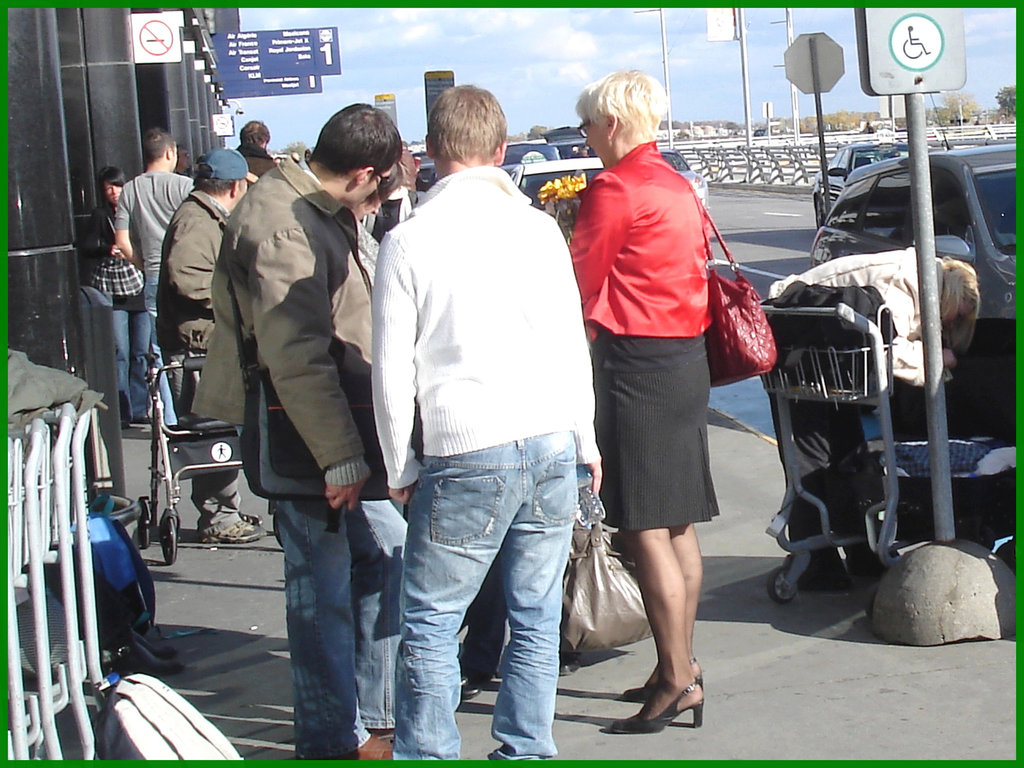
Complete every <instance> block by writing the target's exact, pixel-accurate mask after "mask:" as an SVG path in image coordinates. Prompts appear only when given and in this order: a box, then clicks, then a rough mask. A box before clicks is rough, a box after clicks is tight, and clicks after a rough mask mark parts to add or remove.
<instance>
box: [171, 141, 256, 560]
mask: <svg viewBox="0 0 1024 768" xmlns="http://www.w3.org/2000/svg"><path fill="white" fill-rule="evenodd" d="M248 172H249V168H248V166H247V165H246V163H245V158H244V157H242V156H241V155H240V154H239V153H238V152H236V151H235V150H233V149H214V150H211V151H210V152H208V153H207V154H206V155H204V156H203V157H201V158H200V159H199V163H198V164H197V165H196V183H195V189H193V190H192V193H191V194H190V195H189V196H188V197H187V198H185V202H183V203H182V204H181V206H180V207H179V208H178V210H177V211H175V213H174V216H173V217H172V218H171V222H170V224H169V225H168V227H167V234H166V235H165V236H164V243H163V258H162V259H161V263H160V283H159V287H158V288H157V296H156V304H157V328H156V331H157V340H158V341H159V343H160V348H161V349H162V350H163V352H164V354H165V355H166V356H167V358H168V360H169V361H174V362H179V363H180V362H183V361H184V360H185V358H186V357H195V356H199V355H205V354H206V350H207V346H208V343H209V338H210V333H211V332H212V331H213V305H212V303H211V299H210V287H211V283H212V281H213V267H214V265H215V264H216V262H217V254H218V253H219V252H220V241H221V240H222V239H223V237H224V227H225V226H226V225H227V221H228V215H229V214H230V213H231V211H232V210H233V209H234V207H235V205H237V203H238V201H239V200H240V199H241V198H242V195H244V194H245V192H246V190H247V189H248V186H249V183H248V182H247V181H246V178H245V177H246V174H247V173H248ZM168 379H169V381H170V385H171V393H172V394H173V396H174V409H175V411H176V412H177V413H178V415H179V417H180V416H181V415H183V414H187V413H191V411H192V400H193V398H194V396H195V389H196V383H197V381H198V373H189V372H186V371H184V370H182V369H180V368H179V369H175V370H171V371H169V372H168ZM241 501H242V499H241V496H240V495H239V493H238V470H237V469H226V470H224V471H223V472H210V473H206V474H201V475H195V476H193V478H192V503H193V504H195V506H196V509H197V510H198V511H199V524H198V526H197V529H198V531H199V538H200V541H202V542H203V543H204V544H247V543H249V542H252V541H256V540H257V539H259V538H261V537H262V536H263V535H264V531H263V528H261V527H260V526H259V525H254V524H253V523H252V522H250V521H249V520H245V519H243V518H242V517H241V516H240V515H239V507H240V505H241Z"/></svg>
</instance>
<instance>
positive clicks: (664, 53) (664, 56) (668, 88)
mask: <svg viewBox="0 0 1024 768" xmlns="http://www.w3.org/2000/svg"><path fill="white" fill-rule="evenodd" d="M654 11H657V12H658V15H659V16H660V17H661V61H662V64H663V65H664V68H665V97H666V99H667V100H668V148H669V149H673V148H674V147H675V144H674V143H673V140H672V134H673V130H672V85H671V83H670V82H669V76H668V43H667V40H666V38H665V9H664V8H648V9H647V10H645V11H633V13H653V12H654Z"/></svg>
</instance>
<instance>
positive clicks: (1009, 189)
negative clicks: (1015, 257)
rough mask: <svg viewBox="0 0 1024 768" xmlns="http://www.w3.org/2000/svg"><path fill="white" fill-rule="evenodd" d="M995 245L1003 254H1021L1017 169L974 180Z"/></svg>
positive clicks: (1009, 169) (981, 176)
mask: <svg viewBox="0 0 1024 768" xmlns="http://www.w3.org/2000/svg"><path fill="white" fill-rule="evenodd" d="M974 179H975V181H974V184H975V187H976V188H977V190H978V197H979V198H980V199H981V208H982V210H983V211H984V213H985V219H986V220H987V222H988V228H989V232H990V233H991V234H992V241H993V242H994V243H995V244H996V247H997V248H998V249H999V250H1000V251H1001V252H1003V253H1006V254H1016V253H1017V169H1016V168H1008V169H1006V170H1002V171H993V172H991V173H979V174H978V175H977V176H975V177H974Z"/></svg>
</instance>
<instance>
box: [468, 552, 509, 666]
mask: <svg viewBox="0 0 1024 768" xmlns="http://www.w3.org/2000/svg"><path fill="white" fill-rule="evenodd" d="M505 614H506V611H505V590H504V587H503V586H502V583H501V556H500V555H499V556H498V557H496V558H494V562H493V563H492V564H491V568H490V570H489V571H487V576H485V577H484V583H483V584H481V585H480V591H479V592H478V593H477V596H476V597H475V598H473V602H472V603H470V604H469V608H468V609H466V617H465V619H463V622H462V623H463V626H464V627H465V628H466V635H465V637H463V638H462V651H461V652H460V654H459V666H460V667H461V669H462V674H463V675H471V676H481V677H482V676H486V677H493V676H494V673H495V672H497V671H498V664H499V662H500V661H501V649H502V648H504V647H505Z"/></svg>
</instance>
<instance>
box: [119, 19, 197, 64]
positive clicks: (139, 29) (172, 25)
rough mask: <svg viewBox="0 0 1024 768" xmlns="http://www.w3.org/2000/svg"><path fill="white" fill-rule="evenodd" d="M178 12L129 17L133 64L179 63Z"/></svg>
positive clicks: (179, 25) (181, 23)
mask: <svg viewBox="0 0 1024 768" xmlns="http://www.w3.org/2000/svg"><path fill="white" fill-rule="evenodd" d="M184 23H185V17H184V14H183V13H182V12H181V11H166V12H164V13H133V14H132V59H133V61H134V62H135V63H136V64H168V63H172V62H176V61H181V27H182V26H183V25H184Z"/></svg>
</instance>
